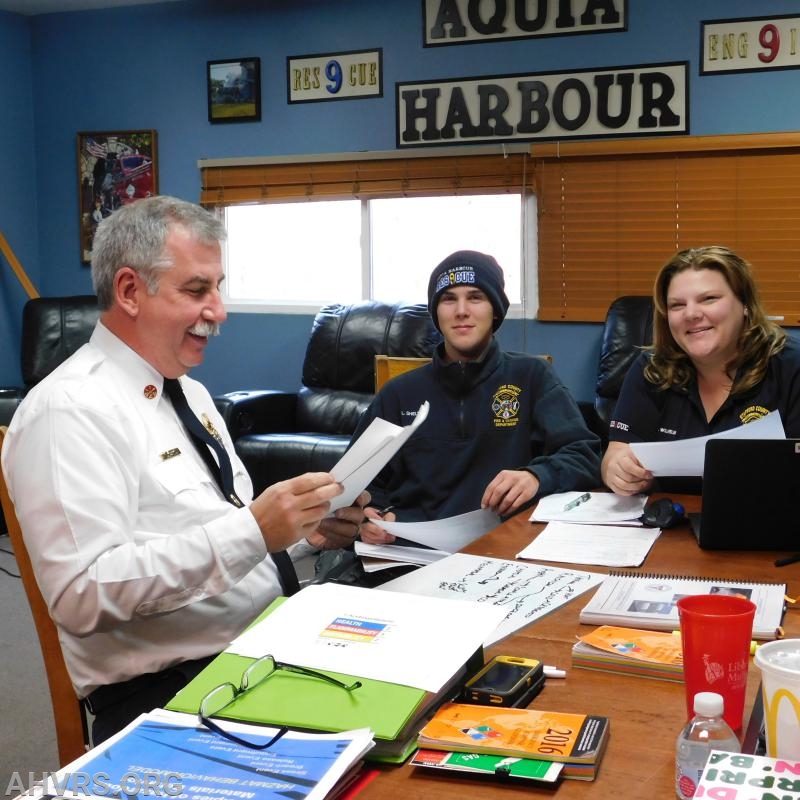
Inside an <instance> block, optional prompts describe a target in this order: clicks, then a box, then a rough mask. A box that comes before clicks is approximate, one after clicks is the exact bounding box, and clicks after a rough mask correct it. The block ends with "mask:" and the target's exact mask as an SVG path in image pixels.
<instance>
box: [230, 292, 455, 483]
mask: <svg viewBox="0 0 800 800" xmlns="http://www.w3.org/2000/svg"><path fill="white" fill-rule="evenodd" d="M440 340H441V334H439V332H438V331H437V330H436V328H435V326H434V324H433V321H432V320H431V317H430V314H429V313H428V308H427V306H425V305H422V304H406V303H396V304H393V305H392V304H388V303H382V302H378V301H362V302H359V303H353V304H352V305H341V304H336V305H330V306H326V307H325V308H323V309H321V310H320V311H319V312H318V313H317V315H316V318H315V319H314V324H313V326H312V329H311V336H310V339H309V342H308V346H307V348H306V355H305V359H304V361H303V375H302V386H301V387H300V389H299V390H298V391H297V392H282V391H274V390H250V391H237V392H229V393H228V394H225V395H220V396H218V397H216V398H215V403H216V405H217V408H218V409H219V411H220V413H221V414H222V416H223V418H224V419H225V423H226V424H227V426H228V430H229V431H230V434H231V437H232V438H233V440H234V445H235V447H236V451H237V453H238V454H239V456H240V457H241V459H242V461H243V462H244V464H245V466H246V467H247V469H248V471H249V473H250V476H251V478H252V480H253V487H254V490H255V492H256V493H259V492H261V491H263V490H264V489H265V488H266V487H267V486H270V485H271V484H273V483H276V482H277V481H282V480H286V479H287V478H291V477H294V476H296V475H300V474H302V473H304V472H316V471H323V472H326V471H328V470H329V469H330V468H331V467H333V465H334V464H335V463H336V462H337V461H338V460H339V458H341V456H342V455H343V454H344V452H345V450H346V449H347V445H348V444H349V442H350V438H351V436H352V433H353V431H354V430H355V427H356V424H357V423H358V420H359V418H360V416H361V414H362V413H363V411H364V410H365V409H366V407H367V405H368V404H369V402H370V400H371V399H372V397H373V395H374V392H375V356H376V355H377V354H385V355H391V356H416V357H424V356H430V355H431V354H432V353H433V349H434V347H435V346H436V344H437V343H438V342H439V341H440Z"/></svg>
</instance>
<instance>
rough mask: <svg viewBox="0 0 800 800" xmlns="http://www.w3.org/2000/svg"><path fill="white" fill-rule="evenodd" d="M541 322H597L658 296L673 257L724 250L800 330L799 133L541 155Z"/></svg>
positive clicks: (776, 311) (597, 146)
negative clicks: (630, 300) (636, 298)
mask: <svg viewBox="0 0 800 800" xmlns="http://www.w3.org/2000/svg"><path fill="white" fill-rule="evenodd" d="M534 153H535V160H534V172H535V191H536V193H537V199H538V207H539V234H538V235H539V319H542V320H564V321H602V320H603V319H604V318H605V314H606V311H607V309H608V307H609V305H610V304H611V302H612V301H613V300H614V299H615V298H616V297H619V296H621V295H625V294H645V295H649V294H650V293H651V292H652V287H653V281H654V279H655V275H656V272H657V271H658V269H659V268H660V267H661V266H662V265H663V264H664V263H665V262H666V261H667V259H668V258H669V257H670V256H671V255H672V254H673V253H674V252H675V251H677V250H682V249H684V248H687V247H694V246H700V245H707V244H721V245H725V246H727V247H730V248H731V249H732V250H735V251H736V252H737V253H739V254H740V255H741V256H743V257H744V258H746V259H747V260H748V261H749V262H750V263H751V264H752V266H753V271H754V274H755V277H756V281H757V283H758V287H759V291H760V293H761V296H762V300H763V301H764V303H765V306H766V308H767V312H768V313H769V314H770V315H774V316H776V317H778V318H779V321H780V322H781V324H783V325H787V326H793V325H800V135H797V134H764V135H747V136H730V137H727V136H720V137H681V138H680V139H679V140H659V141H657V142H656V141H652V142H650V143H648V142H642V141H637V142H635V143H632V142H596V143H591V142H589V143H572V145H571V146H569V143H567V146H565V144H564V143H561V144H560V145H552V146H542V145H536V146H535V147H534Z"/></svg>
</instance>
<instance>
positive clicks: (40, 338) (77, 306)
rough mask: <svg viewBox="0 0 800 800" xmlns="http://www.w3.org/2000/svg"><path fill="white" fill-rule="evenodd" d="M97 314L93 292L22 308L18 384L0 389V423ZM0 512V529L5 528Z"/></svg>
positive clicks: (82, 337)
mask: <svg viewBox="0 0 800 800" xmlns="http://www.w3.org/2000/svg"><path fill="white" fill-rule="evenodd" d="M99 316H100V311H99V309H98V308H97V298H96V297H95V296H94V295H75V296H72V297H36V298H32V299H31V300H28V301H27V303H25V307H24V308H23V309H22V332H21V341H22V346H21V354H20V364H21V370H22V382H23V385H22V386H13V387H7V388H2V389H0V425H8V423H9V422H11V417H12V416H13V415H14V412H15V411H16V410H17V406H19V404H20V403H21V402H22V399H23V398H24V397H25V395H26V394H27V393H28V391H29V390H30V389H31V388H32V387H34V386H35V385H36V384H37V383H39V381H40V380H42V378H45V377H46V376H47V375H49V374H50V373H51V372H52V371H53V370H54V369H55V368H56V367H57V366H58V365H59V364H60V363H61V362H62V361H64V360H65V359H67V358H68V357H69V356H71V355H72V354H73V353H74V352H75V351H76V350H77V349H78V348H79V347H81V346H82V345H83V344H85V343H86V342H88V341H89V337H90V336H91V335H92V331H93V330H94V326H95V323H96V322H97V320H98V318H99ZM5 530H6V526H5V520H3V519H2V516H0V533H3V532H5Z"/></svg>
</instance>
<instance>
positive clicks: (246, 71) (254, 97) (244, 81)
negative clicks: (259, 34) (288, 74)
mask: <svg viewBox="0 0 800 800" xmlns="http://www.w3.org/2000/svg"><path fill="white" fill-rule="evenodd" d="M207 79H208V121H209V122H258V120H260V119H261V59H260V58H228V59H225V60H222V61H209V62H208V74H207Z"/></svg>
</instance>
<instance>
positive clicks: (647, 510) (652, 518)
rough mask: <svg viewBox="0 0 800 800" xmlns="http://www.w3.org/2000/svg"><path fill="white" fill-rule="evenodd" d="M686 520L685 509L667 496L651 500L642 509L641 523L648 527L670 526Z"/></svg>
mask: <svg viewBox="0 0 800 800" xmlns="http://www.w3.org/2000/svg"><path fill="white" fill-rule="evenodd" d="M682 522H686V509H685V508H684V507H683V506H682V505H681V504H680V503H673V502H672V500H670V499H669V497H662V498H661V499H660V500H651V501H650V502H649V503H648V504H647V505H646V506H645V507H644V510H643V511H642V524H643V525H646V526H647V527H648V528H672V527H674V526H675V525H680V524H681V523H682Z"/></svg>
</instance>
